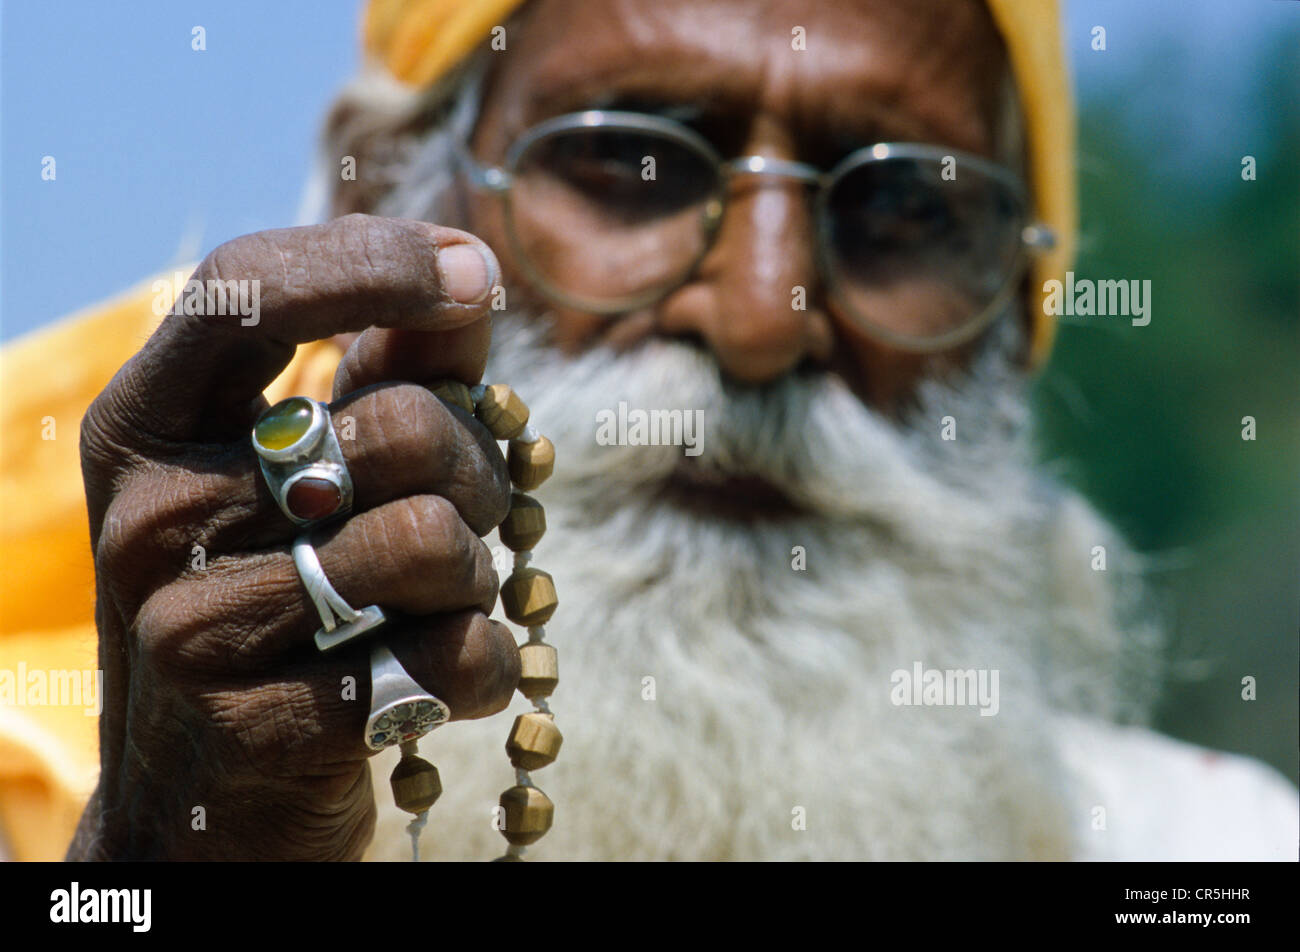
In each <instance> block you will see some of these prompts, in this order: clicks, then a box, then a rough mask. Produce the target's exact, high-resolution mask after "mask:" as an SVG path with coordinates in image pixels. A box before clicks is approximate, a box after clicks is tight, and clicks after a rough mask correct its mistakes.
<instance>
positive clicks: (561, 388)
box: [490, 315, 1031, 552]
mask: <svg viewBox="0 0 1300 952" xmlns="http://www.w3.org/2000/svg"><path fill="white" fill-rule="evenodd" d="M543 333H544V330H543V327H542V325H541V323H540V322H538V321H534V320H530V319H529V318H528V317H526V316H522V315H521V316H517V317H510V318H505V319H499V320H498V323H497V329H496V339H495V341H494V345H493V357H492V361H491V362H490V377H491V379H494V380H508V381H510V382H511V383H512V385H513V386H515V388H516V389H517V390H519V392H520V394H521V396H523V398H524V400H525V402H528V403H529V404H530V406H532V408H533V419H534V421H536V423H537V425H538V426H539V428H540V429H542V430H543V431H544V432H546V433H547V434H548V435H549V436H550V438H551V439H552V440H553V441H554V442H555V445H556V447H557V455H558V458H559V463H558V465H557V467H556V471H555V472H556V474H555V476H554V477H553V479H554V480H555V483H556V486H557V487H563V489H564V490H565V491H566V492H567V493H573V494H574V495H575V497H577V498H581V499H582V500H583V501H584V504H585V505H588V506H590V507H591V509H592V512H593V515H595V514H598V513H605V512H608V511H609V510H610V509H611V508H612V507H617V506H621V505H624V504H625V503H626V501H627V499H628V497H629V496H633V497H637V496H640V495H643V494H646V493H650V492H654V491H656V490H657V489H659V488H661V487H662V486H663V484H664V483H665V481H666V480H667V479H668V478H669V477H670V475H671V474H672V473H673V471H674V470H675V469H677V467H679V466H681V465H682V464H683V459H684V455H685V454H684V452H683V447H681V446H677V445H601V444H600V443H598V441H597V438H596V434H597V428H598V420H600V419H601V418H602V417H601V414H602V413H604V414H608V413H609V412H610V411H612V410H613V409H614V408H616V407H618V405H619V404H620V402H623V403H626V404H627V406H629V407H633V408H642V409H645V410H675V411H682V412H684V413H692V412H694V411H699V412H700V415H701V420H702V425H703V430H704V437H703V440H702V446H703V449H704V451H703V452H702V453H701V454H700V455H699V456H695V457H692V458H691V459H690V460H689V463H690V465H692V466H695V467H699V468H700V469H702V470H704V471H706V472H708V473H713V474H717V475H720V476H745V477H757V478H759V479H761V480H763V481H765V482H767V483H769V484H770V485H772V486H774V487H775V488H777V489H778V490H780V491H781V492H782V493H783V494H784V495H785V496H786V497H787V498H788V499H790V500H791V501H792V502H793V503H795V504H796V505H797V506H798V507H799V508H800V509H802V510H804V511H805V512H807V513H809V514H810V515H813V516H816V517H819V518H823V519H826V518H833V519H840V520H845V521H851V522H857V523H864V524H869V525H874V526H876V528H877V530H878V531H879V532H881V533H887V534H890V535H892V536H894V537H895V538H896V539H901V540H903V541H908V542H910V543H911V544H913V545H915V546H919V547H920V548H922V549H924V550H926V551H927V552H929V551H932V550H934V549H935V540H934V539H933V538H930V537H928V534H927V536H926V537H924V538H922V537H918V533H916V532H915V531H914V530H913V529H912V528H911V527H914V526H918V525H925V526H933V525H934V524H935V518H936V516H939V517H940V518H941V520H942V524H943V525H945V526H946V527H947V531H948V534H949V541H950V542H951V541H954V540H955V539H957V538H959V537H968V536H978V535H979V534H980V533H986V532H989V531H992V530H993V529H996V528H998V526H996V525H993V524H991V522H992V521H995V520H997V519H998V518H1000V516H1002V515H1004V514H1005V513H1004V512H1003V511H1002V510H1000V509H999V510H996V511H990V509H989V507H988V506H987V505H986V500H987V499H988V498H989V494H990V493H1018V492H1019V493H1023V494H1024V496H1025V497H1026V498H1028V497H1029V496H1030V495H1031V494H1030V493H1029V492H1028V491H1027V488H1026V487H1025V486H1024V483H1025V481H1026V473H1027V472H1029V469H1028V467H1027V466H1026V459H1027V456H1028V453H1027V449H1026V441H1025V437H1026V435H1027V429H1028V424H1027V421H1028V413H1027V411H1026V409H1025V406H1024V397H1023V392H1022V389H1023V388H1022V386H1021V384H1020V381H1019V379H1018V374H1017V373H1016V371H1015V369H1014V368H1013V367H1012V366H1011V365H1010V363H1009V361H1008V360H1007V359H1006V358H1005V357H1004V356H1003V355H1004V354H1005V348H1001V347H990V348H989V349H988V350H987V351H986V352H985V353H984V354H983V355H982V356H981V357H980V358H979V359H978V360H977V361H976V364H975V366H974V367H973V368H972V371H971V373H970V375H969V376H968V377H967V378H966V379H965V380H963V381H960V382H959V383H958V384H954V385H942V384H937V383H929V384H926V385H924V386H923V387H922V388H921V392H920V393H919V395H918V406H917V407H916V408H915V409H914V410H913V411H912V412H911V413H910V414H909V415H908V416H907V418H906V419H903V420H892V419H888V418H886V417H885V416H883V415H882V414H880V413H878V412H876V411H875V410H873V409H871V408H870V407H868V406H866V405H865V404H863V403H862V401H861V400H860V399H859V398H858V397H857V396H856V395H855V394H854V393H853V392H852V391H851V390H850V389H849V388H848V386H847V385H846V384H845V383H844V382H843V381H842V380H841V379H840V378H839V377H836V376H833V375H831V374H829V373H826V374H821V375H819V376H807V375H803V376H796V375H789V376H786V377H784V378H782V379H781V380H778V381H775V382H773V383H771V384H768V385H765V386H761V387H754V386H738V385H735V384H733V383H731V382H729V381H727V380H725V379H724V377H723V375H722V373H721V371H720V369H719V366H718V363H717V362H716V361H715V360H714V359H713V358H712V357H711V356H710V355H709V354H707V353H706V352H703V351H701V350H700V349H698V348H695V347H692V346H689V345H686V344H683V343H679V342H676V341H672V340H663V339H652V340H649V341H646V342H645V343H643V344H642V345H640V346H639V347H637V348H636V349H634V350H631V351H627V352H623V353H612V352H609V351H607V350H604V349H600V350H593V351H589V352H586V353H583V354H579V355H577V356H568V355H563V354H560V353H558V352H556V351H554V350H553V349H551V348H549V347H547V346H546V345H545V344H543V343H542V342H541V341H542V335H543ZM945 417H953V418H954V420H955V424H956V436H957V438H956V439H955V440H944V439H942V436H941V429H942V422H941V421H942V420H943V418H945ZM1002 528H1005V527H1002Z"/></svg>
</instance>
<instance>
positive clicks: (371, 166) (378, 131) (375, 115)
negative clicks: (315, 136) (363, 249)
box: [317, 77, 427, 218]
mask: <svg viewBox="0 0 1300 952" xmlns="http://www.w3.org/2000/svg"><path fill="white" fill-rule="evenodd" d="M394 87H395V84H393V83H392V82H391V81H389V80H387V79H386V78H385V77H370V78H367V77H362V79H360V80H358V81H357V82H354V83H353V84H351V85H350V86H348V87H347V88H346V89H344V90H343V92H342V93H341V94H340V95H339V97H338V99H336V100H335V101H334V104H333V106H331V108H330V111H329V113H328V115H327V116H326V119H325V126H324V129H323V130H322V134H321V145H320V155H319V157H318V161H319V164H320V169H319V171H318V173H317V174H318V175H320V176H321V178H322V179H323V184H324V188H325V195H324V196H323V198H324V205H325V208H324V211H325V212H326V214H327V216H328V217H330V218H336V217H338V216H340V215H347V214H350V213H352V212H365V213H374V211H375V210H376V209H377V208H378V207H379V204H380V202H381V201H382V200H383V199H384V197H385V196H387V195H388V194H389V193H390V192H391V191H392V190H393V188H394V187H395V186H396V184H397V183H398V181H399V177H400V174H401V170H402V167H403V164H404V162H405V161H406V160H407V159H409V157H410V154H411V150H412V149H413V148H414V147H415V144H416V142H417V140H418V137H419V133H420V131H421V129H422V127H424V126H425V125H427V118H426V117H425V116H424V115H423V114H422V110H421V109H420V105H419V104H420V97H419V95H418V94H417V93H415V92H413V91H410V90H406V89H404V88H402V89H399V88H394Z"/></svg>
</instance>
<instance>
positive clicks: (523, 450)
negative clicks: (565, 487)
mask: <svg viewBox="0 0 1300 952" xmlns="http://www.w3.org/2000/svg"><path fill="white" fill-rule="evenodd" d="M506 468H507V469H509V470H510V479H511V481H512V482H513V483H514V484H515V485H516V486H518V487H519V488H520V489H525V490H526V489H536V488H537V487H538V486H540V485H541V484H542V483H544V482H546V480H547V479H548V478H549V477H550V475H551V471H552V470H554V469H555V445H554V444H553V443H552V442H551V441H550V440H548V439H547V438H546V437H544V436H542V437H538V439H537V442H536V443H521V442H520V441H519V440H512V441H511V442H510V448H509V449H508V450H507V451H506Z"/></svg>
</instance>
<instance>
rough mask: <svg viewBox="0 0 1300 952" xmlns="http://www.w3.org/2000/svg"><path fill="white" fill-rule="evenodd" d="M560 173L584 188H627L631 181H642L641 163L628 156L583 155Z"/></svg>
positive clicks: (572, 182)
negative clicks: (629, 158)
mask: <svg viewBox="0 0 1300 952" xmlns="http://www.w3.org/2000/svg"><path fill="white" fill-rule="evenodd" d="M560 174H561V175H562V176H563V177H564V178H565V179H567V180H568V181H569V182H570V183H571V184H573V185H576V186H578V187H580V188H584V189H593V190H597V189H616V188H627V187H628V185H629V184H630V183H638V184H639V183H640V182H641V163H640V161H637V162H635V163H633V162H631V161H629V160H628V159H626V158H609V157H600V156H581V157H578V158H575V159H573V160H572V161H571V162H569V163H568V164H567V165H566V167H565V168H563V169H562V170H560Z"/></svg>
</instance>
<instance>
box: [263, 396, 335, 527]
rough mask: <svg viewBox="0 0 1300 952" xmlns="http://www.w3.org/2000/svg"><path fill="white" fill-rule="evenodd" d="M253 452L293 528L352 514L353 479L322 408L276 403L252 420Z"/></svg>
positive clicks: (302, 402) (299, 401) (294, 400)
mask: <svg viewBox="0 0 1300 952" xmlns="http://www.w3.org/2000/svg"><path fill="white" fill-rule="evenodd" d="M253 449H254V451H255V452H256V453H257V460H258V463H259V464H260V465H261V467H262V476H263V477H265V479H266V485H267V486H268V487H269V488H270V490H271V495H272V496H274V497H275V501H276V503H277V504H278V505H279V506H280V510H281V511H282V512H283V513H284V514H285V515H286V516H288V517H289V519H290V520H291V521H292V522H293V523H294V525H298V526H310V525H316V524H318V523H321V522H324V521H325V520H326V519H331V518H333V517H335V516H340V515H346V514H347V513H348V512H349V511H351V509H352V477H351V475H350V474H349V473H348V467H347V463H346V462H344V460H343V450H342V448H341V447H340V446H339V438H338V436H337V435H336V434H335V432H334V425H333V424H332V423H331V422H330V411H329V407H328V406H327V405H326V404H324V403H320V402H318V401H316V400H309V399H307V398H306V397H290V398H289V399H287V400H281V401H280V402H279V403H277V404H276V405H275V406H273V407H271V408H270V409H268V410H267V411H266V412H265V413H263V414H262V415H261V416H260V417H258V418H257V423H255V424H254V425H253Z"/></svg>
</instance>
